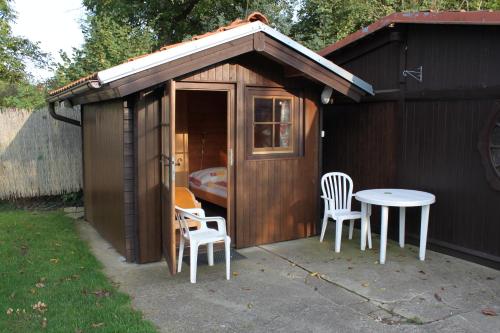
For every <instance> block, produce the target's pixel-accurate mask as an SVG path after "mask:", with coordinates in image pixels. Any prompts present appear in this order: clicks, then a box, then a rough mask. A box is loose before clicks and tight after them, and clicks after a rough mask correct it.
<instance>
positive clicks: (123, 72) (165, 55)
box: [97, 21, 373, 95]
mask: <svg viewBox="0 0 500 333" xmlns="http://www.w3.org/2000/svg"><path fill="white" fill-rule="evenodd" d="M257 32H264V33H266V34H267V35H269V36H271V37H273V38H275V39H277V40H278V41H280V42H282V43H284V44H285V45H287V46H289V47H291V48H292V49H295V50H296V51H298V52H300V53H302V54H303V55H305V56H306V57H308V58H310V59H311V60H313V61H315V62H317V63H318V64H320V65H322V66H323V67H325V68H326V69H328V70H330V71H331V72H333V73H335V74H337V75H339V76H340V77H342V78H344V79H346V80H347V81H349V82H351V83H352V84H354V85H356V86H357V87H359V88H361V89H362V90H364V91H366V92H367V93H369V94H371V95H373V88H372V86H371V85H370V84H368V83H366V82H365V81H363V80H361V79H360V78H358V77H356V76H354V75H353V74H351V73H349V72H348V71H346V70H345V69H343V68H341V67H339V66H337V65H335V64H334V63H333V62H331V61H330V60H328V59H325V58H323V57H322V56H320V55H319V54H317V53H316V52H314V51H311V50H309V49H308V48H306V47H304V46H302V45H300V44H299V43H297V42H295V41H294V40H292V39H291V38H289V37H287V36H285V35H283V34H282V33H280V32H279V31H277V30H275V29H273V28H271V27H269V26H268V25H266V24H264V23H262V22H259V21H256V22H252V23H249V24H244V25H242V26H239V27H236V28H233V29H230V30H226V31H223V32H219V33H216V34H213V35H209V36H207V37H203V38H201V39H198V40H194V41H189V42H186V43H183V44H180V45H178V46H174V47H172V48H170V49H167V50H164V51H159V52H155V53H152V54H150V55H147V56H145V57H143V58H139V59H136V60H133V61H130V62H126V63H124V64H121V65H117V66H114V67H111V68H109V69H105V70H103V71H100V72H98V73H97V77H98V79H99V82H100V83H101V84H106V83H110V82H113V81H115V80H118V79H121V78H124V77H126V76H129V75H132V74H135V73H138V72H141V71H144V70H147V69H150V68H153V67H156V66H159V65H162V64H165V63H168V62H171V61H174V60H177V59H180V58H183V57H186V56H189V55H191V54H193V53H196V52H200V51H203V50H206V49H209V48H212V47H214V46H217V45H220V44H224V43H227V42H231V41H233V40H236V39H239V38H242V37H245V36H248V35H252V34H254V33H257Z"/></svg>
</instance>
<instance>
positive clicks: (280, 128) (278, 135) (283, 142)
mask: <svg viewBox="0 0 500 333" xmlns="http://www.w3.org/2000/svg"><path fill="white" fill-rule="evenodd" d="M274 126H275V128H274V130H275V137H274V146H275V147H290V139H291V138H290V133H291V127H292V126H291V125H284V124H281V125H274Z"/></svg>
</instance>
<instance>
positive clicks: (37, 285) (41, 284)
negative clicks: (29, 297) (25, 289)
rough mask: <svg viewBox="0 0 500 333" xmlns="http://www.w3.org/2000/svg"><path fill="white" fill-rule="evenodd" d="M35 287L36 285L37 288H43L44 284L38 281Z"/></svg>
mask: <svg viewBox="0 0 500 333" xmlns="http://www.w3.org/2000/svg"><path fill="white" fill-rule="evenodd" d="M35 287H37V288H45V285H44V284H43V283H41V282H38V283H36V284H35Z"/></svg>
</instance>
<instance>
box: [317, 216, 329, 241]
mask: <svg viewBox="0 0 500 333" xmlns="http://www.w3.org/2000/svg"><path fill="white" fill-rule="evenodd" d="M327 224H328V214H326V213H325V215H324V216H323V225H322V226H321V236H320V237H319V241H320V242H322V241H323V238H324V237H325V231H326V225H327Z"/></svg>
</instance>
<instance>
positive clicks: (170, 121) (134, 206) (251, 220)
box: [49, 13, 372, 273]
mask: <svg viewBox="0 0 500 333" xmlns="http://www.w3.org/2000/svg"><path fill="white" fill-rule="evenodd" d="M266 22H267V20H266V19H265V18H264V17H263V16H262V15H261V14H258V13H255V14H252V15H250V16H249V18H248V19H246V20H238V21H235V22H234V23H233V24H231V25H230V26H227V27H223V28H220V29H218V30H217V31H215V32H212V33H208V34H205V35H202V36H197V37H195V38H193V39H192V40H191V41H187V42H183V43H180V44H176V45H170V46H167V47H164V48H162V49H161V50H160V51H158V52H155V53H152V54H149V55H146V56H143V57H138V58H136V59H132V60H131V61H129V62H127V63H124V64H121V65H118V66H115V67H113V68H110V69H107V70H103V71H100V72H98V73H96V74H94V75H91V76H88V77H86V78H82V79H80V80H78V81H76V82H73V83H71V84H69V85H67V86H65V87H62V88H60V89H57V90H54V91H52V92H51V96H50V97H49V103H50V105H49V107H50V109H51V110H52V114H53V116H55V117H57V118H59V119H61V120H67V119H64V118H63V117H61V116H59V115H57V114H56V113H55V112H54V103H56V102H60V101H66V100H69V101H70V103H72V104H80V105H81V106H82V120H81V126H82V127H83V160H84V200H85V217H86V219H87V220H88V221H89V222H91V223H92V224H93V225H94V226H95V228H96V229H97V230H98V231H99V232H100V233H101V234H102V235H103V236H104V237H105V238H106V239H107V240H109V241H110V242H111V243H112V244H113V246H114V247H115V248H116V249H117V250H118V251H119V252H120V253H122V254H123V255H124V256H125V257H126V258H127V260H128V261H135V262H139V263H146V262H151V261H157V260H160V259H161V257H162V255H164V256H165V257H166V258H167V262H168V264H169V267H170V270H171V272H172V273H174V267H175V251H176V229H175V226H176V224H175V223H174V216H173V202H174V201H175V192H176V191H174V189H175V188H176V187H189V188H191V190H192V192H194V193H195V195H196V196H197V197H198V199H200V200H203V204H204V208H205V209H206V210H208V211H209V213H212V212H213V213H216V214H222V215H224V216H225V217H226V219H227V221H228V228H229V231H230V234H231V237H232V239H233V244H234V245H235V246H236V247H247V246H252V245H256V244H265V243H271V242H277V241H283V240H289V239H294V238H300V237H307V236H311V235H314V234H315V233H316V224H317V222H318V220H319V217H318V215H319V212H318V208H319V202H318V197H319V196H318V190H319V184H318V182H319V174H320V159H319V158H320V135H319V133H320V112H319V108H320V95H321V94H322V92H323V95H324V96H326V97H329V96H330V95H331V94H332V90H334V91H335V92H334V93H335V94H339V95H343V96H346V97H348V98H350V99H353V100H355V101H359V100H360V99H361V98H362V97H363V96H365V95H366V94H372V88H371V86H370V85H369V84H367V83H366V82H364V81H363V80H360V79H359V78H357V77H355V76H353V75H352V74H350V73H349V72H347V71H345V70H344V69H342V68H340V67H338V66H337V65H335V64H333V63H332V62H331V61H329V60H327V59H325V58H323V57H321V56H319V55H318V54H316V53H314V52H313V51H311V50H309V49H307V48H305V47H303V46H302V45H300V44H298V43H296V42H294V41H293V40H291V39H290V38H288V37H286V36H284V35H282V34H281V33H279V32H278V31H276V30H274V29H273V28H271V27H270V26H268V25H267V24H266ZM207 170H208V171H207ZM204 172H205V173H204ZM207 172H208V173H207ZM200 175H201V176H200ZM207 175H208V176H207ZM207 177H208V178H209V179H211V180H210V182H207V183H205V182H204V181H205V180H206V179H208V178H207ZM200 179H201V180H200Z"/></svg>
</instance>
